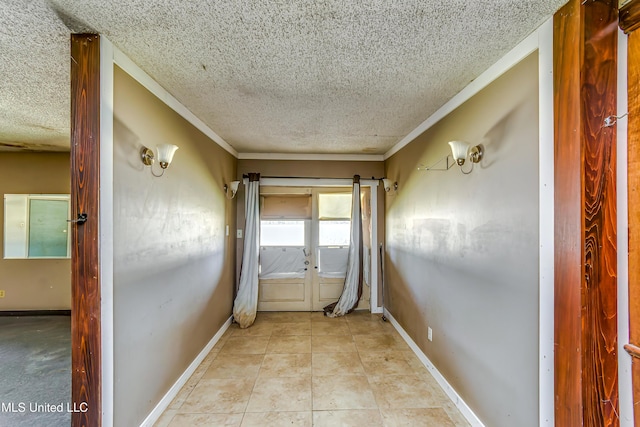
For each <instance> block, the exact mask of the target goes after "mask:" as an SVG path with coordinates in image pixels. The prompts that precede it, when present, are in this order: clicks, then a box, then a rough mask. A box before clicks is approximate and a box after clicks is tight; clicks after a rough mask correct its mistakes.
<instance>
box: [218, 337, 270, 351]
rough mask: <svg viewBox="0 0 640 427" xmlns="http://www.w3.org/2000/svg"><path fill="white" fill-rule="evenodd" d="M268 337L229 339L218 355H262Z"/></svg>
mask: <svg viewBox="0 0 640 427" xmlns="http://www.w3.org/2000/svg"><path fill="white" fill-rule="evenodd" d="M268 343H269V337H231V338H229V339H228V340H227V342H226V343H225V344H224V346H223V347H222V349H221V350H220V354H229V353H232V354H264V352H265V351H266V349H267V344H268Z"/></svg>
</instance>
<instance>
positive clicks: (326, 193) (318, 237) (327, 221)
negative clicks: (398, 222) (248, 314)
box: [258, 187, 371, 311]
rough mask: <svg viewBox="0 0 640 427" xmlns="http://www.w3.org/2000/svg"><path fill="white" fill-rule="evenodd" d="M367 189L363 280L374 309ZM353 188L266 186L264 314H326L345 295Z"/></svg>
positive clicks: (363, 305) (364, 303)
mask: <svg viewBox="0 0 640 427" xmlns="http://www.w3.org/2000/svg"><path fill="white" fill-rule="evenodd" d="M368 197H369V192H368V190H367V191H364V190H363V201H364V203H363V207H364V209H363V213H364V215H363V217H364V218H363V229H364V233H363V235H364V264H365V271H364V279H365V285H364V287H363V293H362V298H361V300H360V303H359V305H358V309H369V299H370V294H371V291H370V286H369V283H370V279H369V277H370V275H369V274H368V272H369V271H370V269H369V264H370V257H369V256H368V255H369V254H370V246H371V245H370V232H369V230H370V216H369V215H368V213H370V209H369V208H368V206H369V205H368V203H367V201H368ZM350 212H351V189H350V188H348V187H345V188H314V189H311V188H298V187H264V188H261V222H260V226H261V227H260V228H261V230H260V280H259V292H258V310H259V311H322V309H323V307H325V306H326V305H328V304H330V303H332V302H335V301H337V300H338V298H339V297H340V294H341V292H342V287H343V285H344V278H345V273H346V266H347V253H348V249H349V227H350Z"/></svg>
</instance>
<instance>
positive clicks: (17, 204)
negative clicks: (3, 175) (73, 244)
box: [4, 194, 70, 258]
mask: <svg viewBox="0 0 640 427" xmlns="http://www.w3.org/2000/svg"><path fill="white" fill-rule="evenodd" d="M69 211H70V205H69V195H66V194H62V195H41V194H5V196H4V258H69V256H70V246H69V233H68V223H67V219H69Z"/></svg>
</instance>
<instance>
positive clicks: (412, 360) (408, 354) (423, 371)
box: [403, 351, 431, 375]
mask: <svg viewBox="0 0 640 427" xmlns="http://www.w3.org/2000/svg"><path fill="white" fill-rule="evenodd" d="M403 353H404V357H405V360H406V361H407V363H408V364H409V366H411V369H413V372H414V373H416V374H419V375H431V374H430V373H429V370H428V369H427V367H426V366H424V364H423V363H422V361H421V360H420V359H419V358H418V356H416V354H415V353H414V352H413V351H403Z"/></svg>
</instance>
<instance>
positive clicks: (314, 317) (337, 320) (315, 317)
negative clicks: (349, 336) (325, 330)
mask: <svg viewBox="0 0 640 427" xmlns="http://www.w3.org/2000/svg"><path fill="white" fill-rule="evenodd" d="M316 322H319V323H333V324H334V325H337V324H343V323H344V324H346V323H347V320H346V319H345V318H344V316H340V317H327V316H325V315H324V312H323V311H316V312H313V313H311V323H316Z"/></svg>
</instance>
